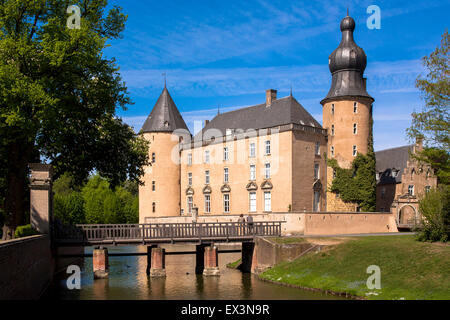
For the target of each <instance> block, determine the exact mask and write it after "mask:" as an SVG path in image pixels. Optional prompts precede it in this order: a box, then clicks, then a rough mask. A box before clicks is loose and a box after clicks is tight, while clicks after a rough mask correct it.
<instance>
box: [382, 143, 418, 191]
mask: <svg viewBox="0 0 450 320" xmlns="http://www.w3.org/2000/svg"><path fill="white" fill-rule="evenodd" d="M413 148H414V145H409V146H403V147H398V148H392V149H386V150H381V151H377V152H375V157H376V171H377V172H379V173H382V174H381V176H380V180H379V183H380V184H386V183H399V182H401V178H402V173H403V169H405V168H406V164H407V161H408V160H409V155H410V152H412V151H413ZM392 169H395V170H399V171H398V174H397V176H396V177H392V174H391V172H392Z"/></svg>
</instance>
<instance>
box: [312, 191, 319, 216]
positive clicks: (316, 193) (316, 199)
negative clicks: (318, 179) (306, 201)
mask: <svg viewBox="0 0 450 320" xmlns="http://www.w3.org/2000/svg"><path fill="white" fill-rule="evenodd" d="M319 209H320V192H319V191H314V203H313V211H314V212H317V211H319Z"/></svg>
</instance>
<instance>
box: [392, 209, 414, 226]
mask: <svg viewBox="0 0 450 320" xmlns="http://www.w3.org/2000/svg"><path fill="white" fill-rule="evenodd" d="M416 213H417V212H416V208H414V207H413V206H412V205H409V204H407V205H404V206H403V207H401V208H400V210H399V211H398V217H397V221H398V224H399V225H406V224H414V223H415V219H416V218H417V215H416Z"/></svg>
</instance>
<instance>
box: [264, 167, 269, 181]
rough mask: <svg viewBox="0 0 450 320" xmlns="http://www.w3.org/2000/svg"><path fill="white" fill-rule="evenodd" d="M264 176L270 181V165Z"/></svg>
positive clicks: (266, 168)
mask: <svg viewBox="0 0 450 320" xmlns="http://www.w3.org/2000/svg"><path fill="white" fill-rule="evenodd" d="M264 176H265V178H266V179H270V163H266V165H265V171H264Z"/></svg>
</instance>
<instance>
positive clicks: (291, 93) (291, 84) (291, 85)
mask: <svg viewBox="0 0 450 320" xmlns="http://www.w3.org/2000/svg"><path fill="white" fill-rule="evenodd" d="M290 96H291V97H292V84H291V94H290Z"/></svg>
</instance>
